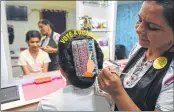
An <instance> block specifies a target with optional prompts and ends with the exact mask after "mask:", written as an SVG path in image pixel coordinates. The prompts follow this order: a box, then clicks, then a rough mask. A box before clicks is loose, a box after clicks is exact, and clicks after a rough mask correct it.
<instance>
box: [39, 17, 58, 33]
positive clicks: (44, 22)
mask: <svg viewBox="0 0 174 112" xmlns="http://www.w3.org/2000/svg"><path fill="white" fill-rule="evenodd" d="M38 24H44V25H48V24H49V25H50V28H51V29H52V30H53V31H55V28H54V26H53V24H52V23H51V22H50V21H48V20H46V19H42V20H40V21H39V22H38Z"/></svg>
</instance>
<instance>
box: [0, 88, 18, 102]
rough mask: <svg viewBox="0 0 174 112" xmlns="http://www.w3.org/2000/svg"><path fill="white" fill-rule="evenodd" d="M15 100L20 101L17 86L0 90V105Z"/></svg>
mask: <svg viewBox="0 0 174 112" xmlns="http://www.w3.org/2000/svg"><path fill="white" fill-rule="evenodd" d="M16 100H20V96H19V87H18V86H11V87H5V88H1V90H0V103H1V104H3V103H8V102H12V101H16Z"/></svg>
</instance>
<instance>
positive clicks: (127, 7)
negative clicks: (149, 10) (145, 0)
mask: <svg viewBox="0 0 174 112" xmlns="http://www.w3.org/2000/svg"><path fill="white" fill-rule="evenodd" d="M141 4H142V3H141V2H138V3H132V4H121V5H118V9H117V11H118V12H117V21H116V23H117V24H116V44H123V45H125V46H126V50H127V52H126V53H127V55H128V54H129V52H130V50H131V48H132V47H133V45H134V44H135V43H136V42H137V41H138V38H137V34H136V32H135V23H136V21H137V19H138V12H139V10H140V8H141Z"/></svg>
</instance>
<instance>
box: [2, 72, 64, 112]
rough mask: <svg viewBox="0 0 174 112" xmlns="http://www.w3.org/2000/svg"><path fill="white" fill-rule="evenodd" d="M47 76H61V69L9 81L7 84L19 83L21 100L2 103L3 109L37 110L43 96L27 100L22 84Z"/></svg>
mask: <svg viewBox="0 0 174 112" xmlns="http://www.w3.org/2000/svg"><path fill="white" fill-rule="evenodd" d="M46 76H51V77H57V76H61V74H60V72H59V71H54V72H47V73H41V74H33V75H26V76H24V77H23V78H22V79H20V78H19V79H15V80H14V81H13V82H11V83H9V85H7V86H13V85H18V87H19V96H20V100H17V101H13V102H9V103H4V104H1V110H13V111H19V110H20V111H35V110H36V108H37V105H38V102H39V101H40V100H41V98H42V97H41V98H38V99H33V100H29V101H25V99H24V94H23V90H22V84H26V83H28V82H30V81H31V80H34V79H36V78H40V77H46Z"/></svg>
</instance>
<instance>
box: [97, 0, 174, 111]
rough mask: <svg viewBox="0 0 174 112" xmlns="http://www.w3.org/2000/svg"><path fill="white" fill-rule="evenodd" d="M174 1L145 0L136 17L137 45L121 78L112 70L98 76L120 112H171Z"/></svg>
mask: <svg viewBox="0 0 174 112" xmlns="http://www.w3.org/2000/svg"><path fill="white" fill-rule="evenodd" d="M173 13H174V1H173V0H156V1H144V2H143V5H142V7H141V10H140V12H139V14H138V16H139V20H138V22H137V23H136V32H137V34H138V36H139V44H138V45H136V47H135V48H134V50H133V51H132V52H131V55H130V59H129V62H128V64H127V66H126V67H125V69H124V70H123V72H122V74H121V76H120V77H119V73H117V72H115V71H114V69H113V68H111V67H107V68H104V69H103V70H102V71H101V73H100V74H99V77H98V81H99V87H100V88H101V89H102V90H104V91H106V92H107V93H109V94H110V95H111V96H112V98H113V100H114V101H115V104H116V106H115V110H119V111H131V110H133V111H135V110H136V111H139V110H143V111H154V110H157V111H174V109H173V96H174V94H173V93H174V90H173V86H174V53H173V49H174V47H173V46H174V22H173V20H174V15H173Z"/></svg>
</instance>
